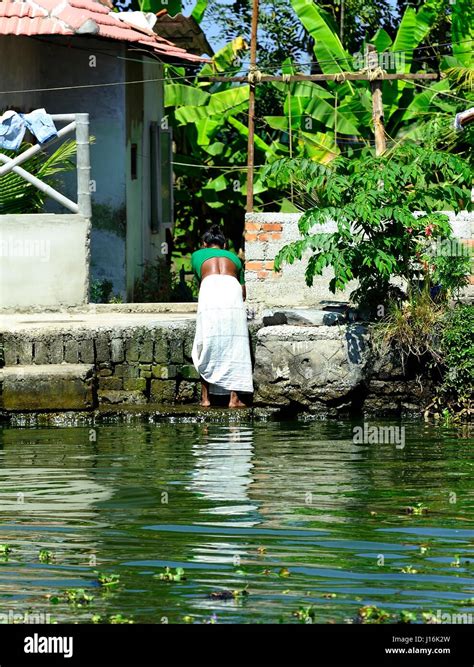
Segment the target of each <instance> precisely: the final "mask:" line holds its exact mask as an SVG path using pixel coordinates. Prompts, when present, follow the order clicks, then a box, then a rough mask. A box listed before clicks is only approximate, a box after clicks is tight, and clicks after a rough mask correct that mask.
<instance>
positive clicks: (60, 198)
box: [0, 153, 79, 213]
mask: <svg viewBox="0 0 474 667" xmlns="http://www.w3.org/2000/svg"><path fill="white" fill-rule="evenodd" d="M0 162H3V163H5V164H8V166H9V167H10V165H11V162H13V160H12V159H11V158H9V157H7V156H6V155H2V154H1V153H0ZM9 171H10V170H9ZM11 171H14V172H15V173H16V174H18V175H19V176H21V177H22V178H23V179H24V180H25V181H27V182H28V183H31V185H34V186H35V188H38V190H41V192H44V194H45V195H47V196H48V197H51V199H54V201H57V202H58V204H62V205H63V206H65V207H66V208H68V209H69V210H70V211H72V212H73V213H78V212H79V206H78V205H77V204H76V203H75V202H73V201H71V200H70V199H68V198H67V197H65V196H64V195H62V194H61V193H60V192H58V191H57V190H55V189H54V188H52V187H51V186H50V185H47V184H46V183H43V181H41V180H40V179H39V178H36V176H33V175H32V174H30V173H29V172H28V171H26V170H25V169H22V167H12V169H11Z"/></svg>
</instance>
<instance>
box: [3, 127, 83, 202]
mask: <svg viewBox="0 0 474 667" xmlns="http://www.w3.org/2000/svg"><path fill="white" fill-rule="evenodd" d="M28 148H31V145H30V144H23V145H22V151H21V152H20V155H21V153H22V152H24V151H25V150H27V149H28ZM2 153H4V154H5V155H7V156H8V157H11V158H13V157H16V156H17V155H18V153H17V152H13V151H7V150H3V151H2ZM75 153H76V142H75V141H72V140H69V141H65V142H64V143H63V144H61V146H60V147H59V148H58V149H57V150H55V151H54V153H52V154H51V155H49V156H48V155H47V154H46V153H44V152H39V153H37V154H36V155H34V156H33V157H31V158H29V159H28V160H26V161H25V162H24V163H23V164H22V165H21V166H22V168H23V169H25V170H26V171H28V172H30V173H32V174H34V175H35V176H36V177H37V178H39V179H41V180H42V181H43V182H45V183H47V184H48V185H51V186H52V187H56V188H57V187H58V178H57V177H58V175H60V174H62V173H65V172H68V171H72V170H74V169H75V165H74V161H73V157H74V155H75ZM46 198H47V197H46V195H45V194H44V193H43V192H41V191H40V190H38V189H37V188H35V186H34V185H31V183H28V182H27V181H25V180H24V179H23V178H22V177H21V176H19V175H18V174H15V173H14V172H13V171H10V172H8V173H7V174H5V175H4V176H0V215H6V214H8V213H10V214H11V213H13V214H15V213H16V214H22V213H40V212H41V211H42V210H43V206H44V202H45V200H46Z"/></svg>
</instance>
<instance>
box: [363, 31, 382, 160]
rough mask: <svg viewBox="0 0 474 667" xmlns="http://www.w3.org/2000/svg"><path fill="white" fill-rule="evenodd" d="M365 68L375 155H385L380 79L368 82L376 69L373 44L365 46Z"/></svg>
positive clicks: (375, 55) (376, 55) (375, 53)
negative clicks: (369, 95)
mask: <svg viewBox="0 0 474 667" xmlns="http://www.w3.org/2000/svg"><path fill="white" fill-rule="evenodd" d="M366 56H367V58H366V67H367V73H368V76H369V81H370V90H371V93H372V119H373V121H374V136H375V154H376V155H382V154H383V153H385V150H386V148H387V143H386V141H385V127H384V122H383V121H384V119H383V101H382V81H381V80H380V79H374V80H370V73H371V72H373V71H374V70H376V69H377V68H378V54H377V50H376V48H375V46H374V45H373V44H367V51H366Z"/></svg>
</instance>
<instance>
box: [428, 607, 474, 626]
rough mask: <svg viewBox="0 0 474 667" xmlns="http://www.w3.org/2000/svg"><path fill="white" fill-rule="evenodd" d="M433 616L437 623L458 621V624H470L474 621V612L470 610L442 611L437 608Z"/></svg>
mask: <svg viewBox="0 0 474 667" xmlns="http://www.w3.org/2000/svg"><path fill="white" fill-rule="evenodd" d="M433 618H434V620H435V622H436V623H456V624H458V625H459V624H462V625H469V624H472V623H474V614H473V613H472V612H470V611H465V612H454V613H451V612H449V611H441V609H437V610H436V614H435V615H434V617H433Z"/></svg>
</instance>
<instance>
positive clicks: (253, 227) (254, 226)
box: [245, 222, 262, 232]
mask: <svg viewBox="0 0 474 667" xmlns="http://www.w3.org/2000/svg"><path fill="white" fill-rule="evenodd" d="M260 229H262V225H261V224H260V223H259V222H246V223H245V231H246V232H253V231H257V230H260Z"/></svg>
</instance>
